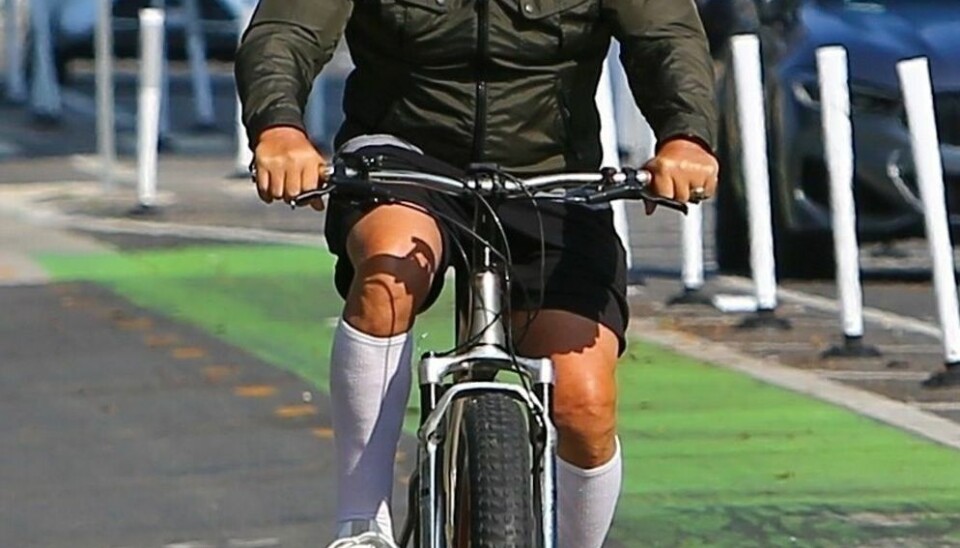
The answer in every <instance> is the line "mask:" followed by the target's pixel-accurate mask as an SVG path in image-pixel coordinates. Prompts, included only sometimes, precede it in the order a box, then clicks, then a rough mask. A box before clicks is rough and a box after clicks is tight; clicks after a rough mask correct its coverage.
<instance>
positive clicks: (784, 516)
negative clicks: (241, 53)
mask: <svg viewBox="0 0 960 548" xmlns="http://www.w3.org/2000/svg"><path fill="white" fill-rule="evenodd" d="M41 260H42V263H43V264H44V266H45V267H46V268H47V269H48V270H49V271H50V272H51V273H52V274H53V275H54V276H55V277H56V278H57V279H58V280H61V281H69V280H84V281H93V282H97V283H100V284H103V285H105V286H107V287H109V288H110V289H112V290H114V291H116V292H117V293H119V294H120V295H122V296H124V297H126V298H128V299H130V300H131V301H132V302H134V303H136V304H138V305H140V306H144V307H146V308H149V309H152V310H155V311H157V312H159V313H162V314H166V315H169V316H170V317H172V318H173V319H176V320H178V321H184V322H188V323H191V324H193V325H196V326H199V327H201V328H203V329H205V330H206V331H208V332H210V333H212V334H214V335H216V336H217V337H219V338H221V339H223V340H224V341H226V342H229V343H231V344H234V345H236V346H238V347H241V348H243V349H245V350H247V351H248V352H250V353H252V354H254V355H256V356H257V357H259V358H261V359H263V360H265V361H267V362H269V363H272V364H274V365H275V366H277V367H281V368H285V369H288V370H291V371H293V372H295V373H297V374H298V375H300V376H302V377H304V378H305V379H307V380H308V381H309V382H311V383H313V384H314V385H316V386H317V389H318V390H325V387H326V378H327V370H326V361H327V352H328V348H329V344H330V339H331V334H332V326H333V324H334V322H335V321H336V317H337V315H338V313H339V310H340V300H339V297H338V296H337V295H336V293H335V291H334V290H333V284H332V279H331V271H332V259H331V258H330V256H329V255H328V254H327V253H326V252H324V251H322V250H319V249H312V248H299V247H281V246H236V245H230V246H203V247H188V248H180V249H172V250H160V251H145V252H131V253H122V254H121V253H117V254H105V255H95V256H91V255H83V256H67V255H61V256H44V257H41ZM451 311H452V305H451V304H450V301H449V299H444V300H442V301H441V302H440V303H439V304H438V305H437V306H435V307H434V308H433V309H432V310H431V311H430V313H428V314H427V315H425V317H423V318H422V319H421V320H420V321H419V323H418V326H417V329H416V331H417V347H418V348H417V351H418V352H422V351H425V350H427V349H438V348H439V349H443V348H447V347H449V345H450V342H451V339H450V332H451V330H450V328H449V318H450V315H451ZM619 382H620V386H621V389H620V390H621V398H620V432H621V439H622V442H623V447H624V454H625V459H626V461H625V484H624V489H623V497H622V499H621V503H620V506H619V509H618V514H617V519H616V523H615V527H614V531H613V533H612V537H613V538H615V539H617V540H619V541H620V542H622V543H623V544H624V545H626V546H743V547H746V546H757V547H763V546H960V454H958V453H956V452H955V451H951V450H949V449H946V448H943V447H940V446H937V445H935V444H933V443H930V442H927V441H925V440H922V439H919V438H916V437H914V436H912V435H909V434H906V433H904V432H901V431H899V430H896V429H893V428H891V427H888V426H885V425H882V424H878V423H876V422H874V421H872V420H869V419H866V418H863V417H861V416H859V415H856V414H854V413H851V412H848V411H845V410H842V409H839V408H836V407H833V406H830V405H827V404H824V403H821V402H818V401H815V400H812V399H809V398H806V397H802V396H799V395H796V394H794V393H791V392H788V391H785V390H782V389H778V388H774V387H770V386H767V385H763V384H761V383H759V382H757V381H754V380H752V379H748V378H746V377H743V376H740V375H738V374H735V373H732V372H729V371H726V370H722V369H719V368H716V367H711V366H708V365H704V364H702V363H698V362H696V361H693V360H690V359H687V358H685V357H683V356H680V355H677V354H674V353H670V352H667V351H664V350H662V349H660V348H658V347H655V346H650V345H645V344H639V343H633V344H631V346H630V348H629V351H628V353H627V355H626V356H625V359H624V360H623V361H622V364H621V366H620V369H619ZM413 405H414V404H413V402H412V401H411V406H413ZM409 416H410V417H414V416H415V413H410V414H409ZM408 426H412V422H410V423H408Z"/></svg>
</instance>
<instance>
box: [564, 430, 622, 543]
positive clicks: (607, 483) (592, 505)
mask: <svg viewBox="0 0 960 548" xmlns="http://www.w3.org/2000/svg"><path fill="white" fill-rule="evenodd" d="M622 478H623V461H622V459H621V457H620V440H619V439H617V447H616V451H615V452H614V454H613V458H612V459H610V460H609V461H607V462H606V463H605V464H602V465H600V466H598V467H596V468H591V469H589V470H584V469H583V468H578V467H576V466H574V465H572V464H570V463H568V462H565V461H564V460H563V459H559V458H558V459H557V546H558V547H559V548H600V547H601V546H602V545H603V540H604V539H605V538H606V537H607V531H609V530H610V524H611V523H612V522H613V513H614V510H616V508H617V499H618V498H619V497H620V483H621V481H622Z"/></svg>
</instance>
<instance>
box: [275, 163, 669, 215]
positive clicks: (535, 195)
mask: <svg viewBox="0 0 960 548" xmlns="http://www.w3.org/2000/svg"><path fill="white" fill-rule="evenodd" d="M325 175H326V180H327V184H326V185H324V186H322V187H321V188H318V189H314V190H309V191H306V192H304V193H302V194H300V195H299V196H297V197H296V198H295V199H294V200H293V202H292V203H291V204H290V205H291V206H292V207H299V206H304V205H306V204H308V203H309V202H311V201H312V200H315V199H317V198H320V197H323V196H325V195H326V194H329V193H330V192H333V191H334V190H343V191H358V192H370V191H371V188H373V187H377V186H380V185H385V186H390V185H417V186H420V187H424V188H428V189H430V190H434V191H437V192H444V193H447V194H452V195H456V196H467V195H470V194H477V193H481V194H483V195H485V196H488V197H498V198H502V199H521V198H524V199H543V200H559V201H565V202H573V203H584V204H599V203H605V202H611V201H613V200H621V199H626V200H643V201H645V202H650V203H654V204H657V205H661V206H664V207H668V208H670V209H675V210H677V211H680V212H681V213H684V214H686V213H687V205H686V204H685V203H683V202H679V201H677V200H673V199H670V198H665V197H663V196H660V195H658V194H655V193H654V192H652V190H651V189H650V188H649V183H650V180H651V175H650V173H649V172H647V171H644V170H636V169H631V168H624V169H622V170H616V169H613V168H604V169H602V170H600V171H599V172H593V173H559V174H555V175H542V176H537V177H531V178H526V179H523V178H518V177H513V176H510V175H507V174H505V173H503V172H502V171H500V170H499V169H497V168H495V167H490V166H485V167H483V168H481V169H474V170H470V171H468V173H467V175H465V176H464V177H462V178H454V177H448V176H445V175H437V174H433V173H424V172H419V171H408V170H394V169H377V168H373V169H356V168H352V167H349V166H347V165H345V164H344V163H342V162H339V161H338V162H337V163H336V164H334V166H333V167H328V168H327V170H326V173H325Z"/></svg>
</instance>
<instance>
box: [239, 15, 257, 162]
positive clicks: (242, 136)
mask: <svg viewBox="0 0 960 548" xmlns="http://www.w3.org/2000/svg"><path fill="white" fill-rule="evenodd" d="M253 11H254V10H253V9H247V10H246V11H244V12H243V14H242V15H241V16H240V18H239V19H237V27H238V33H237V35H238V36H239V37H241V38H242V37H243V33H244V32H245V31H246V30H247V27H248V26H249V25H250V20H251V19H253ZM236 105H237V110H236V125H237V128H236V129H237V159H236V162H235V164H234V170H235V172H236V174H237V176H238V177H248V176H249V174H250V164H251V163H252V162H253V151H251V150H250V139H249V138H248V137H247V129H246V128H245V127H244V126H243V105H241V104H240V96H239V95H238V96H237V100H236Z"/></svg>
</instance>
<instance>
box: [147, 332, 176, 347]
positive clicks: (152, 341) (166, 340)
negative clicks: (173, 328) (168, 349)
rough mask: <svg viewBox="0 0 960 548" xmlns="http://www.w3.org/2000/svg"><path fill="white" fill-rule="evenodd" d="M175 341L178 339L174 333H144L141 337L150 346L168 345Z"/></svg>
mask: <svg viewBox="0 0 960 548" xmlns="http://www.w3.org/2000/svg"><path fill="white" fill-rule="evenodd" d="M177 341H179V339H178V338H177V336H176V335H146V336H144V337H143V342H144V343H145V344H146V345H147V346H149V347H151V348H156V347H158V346H170V345H172V344H175V343H176V342H177Z"/></svg>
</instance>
